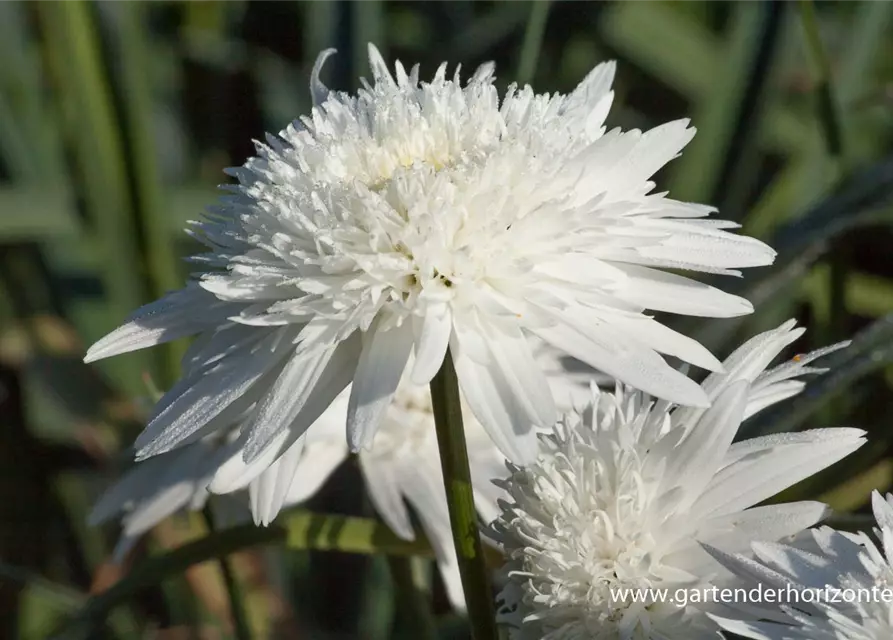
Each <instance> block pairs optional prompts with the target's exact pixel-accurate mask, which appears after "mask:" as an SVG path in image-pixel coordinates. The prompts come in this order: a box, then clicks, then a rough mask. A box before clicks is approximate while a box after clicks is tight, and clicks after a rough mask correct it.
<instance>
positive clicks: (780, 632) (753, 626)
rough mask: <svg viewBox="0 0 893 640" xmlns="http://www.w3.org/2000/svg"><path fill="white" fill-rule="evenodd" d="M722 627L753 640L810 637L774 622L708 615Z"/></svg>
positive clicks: (784, 639) (785, 639)
mask: <svg viewBox="0 0 893 640" xmlns="http://www.w3.org/2000/svg"><path fill="white" fill-rule="evenodd" d="M707 615H709V616H710V618H711V619H712V620H714V621H715V622H716V623H717V624H718V625H719V626H720V627H722V628H723V629H725V630H726V631H729V632H731V633H735V634H738V635H739V636H744V637H745V638H753V640H801V639H803V640H805V639H806V638H808V637H809V636H807V635H805V633H801V632H800V631H798V630H797V629H795V628H793V627H789V626H787V625H782V624H774V623H772V622H748V621H745V620H734V619H732V618H723V617H721V616H717V615H713V614H710V613H708V614H707Z"/></svg>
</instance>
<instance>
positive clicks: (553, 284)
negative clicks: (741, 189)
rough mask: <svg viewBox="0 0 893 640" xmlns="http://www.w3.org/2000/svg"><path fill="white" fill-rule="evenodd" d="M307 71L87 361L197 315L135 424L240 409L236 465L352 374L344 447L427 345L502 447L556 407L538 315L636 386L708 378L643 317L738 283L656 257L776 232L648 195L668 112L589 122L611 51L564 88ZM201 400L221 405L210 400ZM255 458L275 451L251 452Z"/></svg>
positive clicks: (740, 261)
mask: <svg viewBox="0 0 893 640" xmlns="http://www.w3.org/2000/svg"><path fill="white" fill-rule="evenodd" d="M330 53H332V51H331V50H330V51H326V52H323V54H322V55H321V56H320V58H319V60H318V62H317V65H316V67H315V69H314V73H313V76H312V80H311V88H312V90H313V94H314V102H315V106H314V108H313V111H312V113H311V115H310V116H309V117H305V118H302V119H301V120H300V121H296V122H294V123H293V124H291V125H289V126H288V128H286V129H285V130H283V131H281V132H280V134H279V135H275V136H268V137H267V142H266V144H264V143H258V144H257V153H258V155H257V157H254V158H251V159H250V160H248V162H246V163H245V165H244V166H243V167H241V168H237V169H234V170H232V171H231V174H232V175H233V176H235V177H236V178H237V179H238V181H239V184H238V185H237V186H232V187H229V191H230V192H231V194H230V195H229V196H227V197H224V198H223V200H222V202H221V203H220V205H219V206H217V207H216V208H214V209H212V211H211V212H210V214H209V215H208V216H207V218H206V219H205V220H204V221H202V222H197V223H195V225H194V228H193V234H194V236H195V237H196V238H197V239H198V240H200V241H201V242H203V243H204V244H205V245H206V246H207V247H208V248H209V251H208V252H207V253H205V254H204V255H201V256H198V257H196V258H194V261H195V262H197V263H198V264H199V265H200V267H201V269H202V271H201V272H200V273H198V274H197V275H196V277H195V279H194V280H192V281H191V282H190V283H189V284H188V285H187V286H186V287H185V288H184V289H182V290H180V291H177V292H174V293H172V294H170V295H168V296H167V297H165V298H163V299H162V300H160V301H157V302H155V303H153V304H150V305H148V306H146V307H144V308H143V309H141V310H139V311H138V312H137V313H136V314H135V315H134V316H132V317H131V319H130V320H129V321H128V322H127V324H125V325H124V326H123V327H121V328H119V329H117V330H116V331H114V332H113V333H111V334H110V335H108V336H107V337H105V338H103V339H102V340H100V341H99V342H98V343H97V344H95V345H94V346H93V347H92V348H91V349H90V351H89V352H88V354H87V360H88V361H92V360H97V359H100V358H105V357H108V356H111V355H114V354H118V353H123V352H126V351H131V350H134V349H140V348H143V347H148V346H151V345H155V344H158V343H160V342H165V341H167V340H173V339H176V338H180V337H184V336H189V335H195V334H198V336H199V337H198V339H197V340H196V342H195V344H194V345H193V346H192V348H191V350H190V352H189V354H188V355H187V357H186V359H185V360H184V366H183V377H182V379H181V380H180V382H179V383H177V384H176V385H175V386H174V387H173V388H172V389H171V390H170V391H169V392H168V393H167V394H166V396H165V397H164V398H163V399H162V400H161V402H160V403H159V405H158V407H157V408H156V410H155V412H154V414H153V416H152V419H151V422H150V423H149V425H148V426H147V428H146V430H145V432H144V433H143V434H142V435H141V436H140V437H139V439H138V440H137V447H138V455H139V457H147V456H150V455H154V454H157V453H161V452H164V451H168V450H170V449H172V448H174V447H176V446H178V445H180V444H182V443H184V442H188V441H191V440H194V439H196V438H199V437H201V436H202V435H204V434H207V433H208V432H211V431H213V430H215V429H217V428H218V427H219V426H220V425H221V424H223V423H225V422H227V421H228V420H229V418H230V416H229V415H227V414H230V413H232V412H236V413H238V412H241V411H243V410H245V409H246V408H247V407H249V406H253V407H254V408H253V410H252V415H251V416H250V418H249V419H248V420H247V421H246V422H245V424H244V425H243V429H242V432H241V434H240V438H242V440H243V443H244V452H245V458H246V462H250V461H252V460H254V459H257V458H258V457H261V456H263V455H264V454H265V452H268V451H271V450H272V451H274V452H275V453H276V454H279V453H281V452H283V451H285V450H286V449H288V448H289V447H290V446H291V445H292V444H293V443H294V442H295V441H296V440H298V439H299V438H300V437H301V436H302V435H303V434H304V432H305V431H306V429H307V428H308V427H309V426H310V425H311V424H312V423H313V422H314V421H315V420H316V418H317V417H318V416H319V415H320V414H321V413H322V412H323V411H324V410H325V408H326V407H327V406H328V405H329V404H330V403H331V402H332V400H333V399H334V398H335V397H336V396H337V395H338V394H339V393H341V391H342V390H343V389H344V388H345V387H346V386H347V385H348V384H350V383H352V386H351V391H350V401H349V403H348V411H347V418H346V422H347V424H346V431H347V442H348V444H349V446H350V447H351V449H352V450H359V449H360V448H362V447H366V446H369V445H370V444H371V443H372V440H373V436H374V434H375V431H376V429H377V428H378V426H379V424H380V422H381V419H382V416H383V415H384V413H385V411H386V409H387V407H388V404H389V402H390V399H391V397H392V395H393V394H394V392H395V390H396V388H397V384H398V382H399V381H400V380H401V378H402V377H403V373H404V369H405V368H406V367H407V361H408V359H409V357H410V355H411V354H414V356H415V359H414V365H413V367H412V370H411V372H410V375H411V379H412V381H413V382H414V383H415V384H425V383H427V382H428V381H429V380H431V378H432V377H433V376H434V375H435V373H436V372H437V371H438V369H439V367H440V366H441V363H442V362H443V360H444V356H445V354H446V351H447V349H448V348H449V349H450V350H451V351H452V355H453V358H454V361H455V366H456V369H457V371H458V376H459V382H460V385H461V387H462V391H463V393H464V396H465V400H466V401H467V403H468V406H469V407H470V409H471V410H472V411H473V412H474V414H475V415H476V416H477V418H478V419H479V420H480V422H481V424H482V425H483V426H484V428H485V429H486V430H487V432H488V433H489V435H490V437H491V438H493V440H494V442H495V443H496V444H497V446H498V447H499V448H500V450H501V451H503V452H504V453H505V454H506V455H507V456H508V457H510V458H512V459H513V460H516V461H519V462H523V461H527V460H530V459H531V458H532V457H533V456H534V455H535V452H536V447H537V445H536V435H535V432H536V427H537V426H548V425H551V424H552V423H553V422H554V421H555V419H556V410H555V404H554V400H553V398H552V397H551V395H550V394H549V392H548V389H549V387H548V385H547V384H546V383H545V380H544V377H543V374H542V372H541V371H540V370H539V368H538V367H537V366H536V363H535V361H534V358H533V356H532V354H531V349H530V345H529V343H528V338H529V336H531V335H534V334H535V335H537V336H539V337H540V338H542V339H543V340H545V341H546V342H548V343H551V344H552V345H554V346H556V347H557V348H559V349H561V350H563V351H565V352H567V353H568V354H569V355H571V356H573V357H575V358H577V359H578V360H581V361H583V362H586V363H588V364H589V365H591V366H593V367H595V368H597V369H599V370H601V371H604V372H605V373H607V374H609V375H611V376H614V377H616V378H618V379H620V380H622V381H624V382H626V383H629V384H631V385H634V386H635V387H637V388H640V389H642V390H644V391H647V392H649V393H652V394H654V395H656V396H658V397H663V398H667V399H670V400H673V401H676V402H679V403H681V404H686V405H692V406H705V405H706V404H707V397H706V396H705V394H704V392H703V391H702V390H701V389H700V388H699V387H698V386H697V385H696V384H694V383H693V382H692V381H691V380H689V379H688V378H687V377H685V376H683V375H682V374H680V373H679V372H677V371H676V370H674V369H672V368H671V367H670V366H668V365H667V364H666V363H665V362H664V361H663V359H662V358H661V357H660V356H659V355H658V353H663V354H669V355H673V356H678V357H680V358H682V359H683V360H686V361H688V362H690V363H692V364H695V365H698V366H701V367H705V368H707V369H711V370H719V369H720V368H721V367H720V364H719V362H718V361H717V360H716V359H715V358H714V357H713V356H711V355H710V353H709V352H708V351H707V350H706V349H704V348H703V347H702V346H701V345H699V344H698V343H697V342H695V341H693V340H691V339H689V338H686V337H684V336H682V335H680V334H678V333H675V332H674V331H671V330H670V329H668V328H666V327H664V326H663V325H661V324H660V323H658V322H656V321H655V320H653V319H652V318H651V317H649V316H647V315H645V314H644V313H643V312H644V311H646V310H648V309H653V310H660V311H668V312H673V313H681V314H690V315H697V316H708V317H725V316H734V315H739V314H745V313H749V312H750V311H751V310H752V308H751V306H750V304H749V303H748V302H747V301H746V300H743V299H741V298H738V297H736V296H732V295H729V294H726V293H724V292H722V291H720V290H718V289H715V288H712V287H709V286H706V285H703V284H700V283H697V282H695V281H692V280H689V279H687V278H684V277H682V276H679V275H674V274H670V273H667V272H664V271H661V270H660V269H661V268H665V267H666V268H673V269H689V270H694V271H702V272H710V273H719V274H737V273H738V272H737V271H735V270H734V269H737V268H741V267H752V266H759V265H766V264H769V263H771V262H772V260H773V258H774V252H773V251H772V250H771V249H770V248H769V247H767V246H766V245H764V244H763V243H761V242H759V241H757V240H754V239H751V238H746V237H741V236H736V235H733V234H730V233H728V232H727V231H726V229H729V228H732V227H735V226H737V225H735V224H733V223H729V222H724V221H718V220H710V219H707V216H708V215H709V214H710V213H711V211H712V209H711V208H710V207H707V206H703V205H696V204H689V203H684V202H678V201H675V200H671V199H670V198H668V197H666V194H664V193H650V192H651V191H652V190H653V188H654V184H653V183H652V182H650V178H651V176H653V175H654V173H655V172H656V171H657V170H658V169H660V168H661V167H662V166H663V165H664V164H666V163H667V162H668V161H670V160H671V159H673V158H674V157H675V156H676V155H677V154H679V152H680V151H681V150H682V148H683V147H684V146H685V145H686V144H687V143H688V142H689V141H690V140H691V138H692V136H693V135H694V130H693V129H691V128H689V126H688V121H685V120H680V121H676V122H671V123H669V124H666V125H663V126H660V127H657V128H655V129H652V130H650V131H647V132H645V133H642V132H641V131H638V130H633V131H626V132H624V131H620V130H619V129H615V130H612V131H610V132H606V129H605V126H604V121H605V117H606V116H607V114H608V110H609V108H610V106H611V101H612V97H613V94H612V92H611V90H610V86H611V82H612V79H613V75H614V64H613V63H607V64H601V65H599V66H597V67H596V68H595V69H594V70H593V71H592V72H591V73H590V74H589V75H588V76H587V77H586V78H585V79H584V80H583V82H582V83H581V84H580V85H579V86H578V87H577V88H576V89H575V90H574V91H573V92H572V93H571V94H569V95H559V94H553V95H536V94H534V92H533V90H532V89H531V88H530V87H524V88H518V87H516V86H514V85H512V86H511V87H509V89H508V91H507V93H506V94H505V95H504V96H503V97H502V99H500V97H499V96H498V94H497V90H496V88H495V87H494V85H493V80H494V78H493V65H492V64H487V65H484V66H482V67H480V68H479V69H478V70H477V71H476V72H475V73H474V74H473V75H472V76H471V78H470V79H469V80H468V81H467V82H466V83H465V84H462V83H461V82H460V79H459V75H458V71H457V72H456V75H455V76H454V77H453V78H452V79H449V78H448V77H447V75H446V65H443V66H441V67H440V68H439V69H438V71H437V73H436V74H435V76H434V79H433V80H432V81H431V82H420V81H419V74H418V68H417V67H414V68H413V69H412V70H411V71H410V72H409V73H407V72H406V70H405V69H404V68H403V66H402V65H400V64H399V63H397V64H396V72H395V74H394V75H392V74H391V72H390V71H389V70H388V68H387V67H386V65H385V63H384V61H383V60H382V58H381V56H380V55H379V53H378V51H377V50H376V49H375V48H374V47H370V50H369V53H370V61H371V67H372V75H373V81H374V83H373V84H371V85H370V84H367V83H364V85H365V86H364V88H363V89H361V90H360V91H359V92H358V93H357V94H356V95H355V96H353V95H347V94H343V93H336V92H329V91H328V90H327V89H326V88H325V87H324V86H323V85H322V83H321V82H320V80H319V72H320V68H321V66H322V63H323V61H324V60H325V58H326V57H327V56H328V55H329V54H330ZM221 416H224V417H223V418H221ZM272 457H273V458H275V457H276V455H273V456H272Z"/></svg>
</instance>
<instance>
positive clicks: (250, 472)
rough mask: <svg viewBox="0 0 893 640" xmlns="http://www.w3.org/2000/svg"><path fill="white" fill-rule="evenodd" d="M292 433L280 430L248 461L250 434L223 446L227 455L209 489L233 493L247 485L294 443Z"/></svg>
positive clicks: (242, 435)
mask: <svg viewBox="0 0 893 640" xmlns="http://www.w3.org/2000/svg"><path fill="white" fill-rule="evenodd" d="M290 435H291V434H290V433H289V431H288V430H287V429H283V430H281V431H278V432H277V433H276V436H275V437H274V438H273V439H272V440H271V441H270V442H269V443H267V446H266V447H265V448H264V449H263V450H262V451H261V452H260V454H259V455H257V456H255V457H254V458H252V459H251V460H250V461H246V460H245V443H246V442H247V440H248V434H247V433H242V434H240V435H239V437H238V438H237V439H236V440H234V441H233V442H232V443H230V444H229V445H227V446H225V447H223V450H224V451H226V454H227V457H226V458H225V460H224V462H223V463H222V464H221V465H220V466H219V467H218V469H217V471H216V472H215V473H214V478H213V479H212V480H211V483H210V484H209V486H208V490H209V491H210V492H211V493H232V492H234V491H239V490H240V489H244V488H245V487H247V486H248V485H249V484H250V483H251V482H252V481H253V480H255V479H256V478H257V477H258V476H260V475H261V474H262V473H263V472H264V471H265V470H266V469H267V468H268V467H269V466H270V465H271V464H273V463H274V462H275V461H276V460H277V459H278V458H279V456H280V455H282V453H283V452H284V451H286V450H287V448H288V447H290V446H291V445H292V444H293V442H294V441H292V440H291V439H290Z"/></svg>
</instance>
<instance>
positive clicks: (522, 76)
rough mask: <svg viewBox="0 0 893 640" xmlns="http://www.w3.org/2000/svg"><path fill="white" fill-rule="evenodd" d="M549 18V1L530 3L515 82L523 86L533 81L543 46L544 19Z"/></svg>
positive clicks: (539, 0) (540, 0)
mask: <svg viewBox="0 0 893 640" xmlns="http://www.w3.org/2000/svg"><path fill="white" fill-rule="evenodd" d="M548 16H549V0H536V1H535V2H531V3H530V18H528V20H527V28H526V29H525V30H524V42H523V43H522V44H521V55H520V61H519V62H518V73H517V75H516V76H515V80H516V81H517V82H518V84H520V85H524V84H526V83H529V82H531V81H532V80H533V75H534V73H535V72H536V62H537V59H538V58H539V55H540V49H541V48H542V45H543V33H545V31H546V18H547V17H548Z"/></svg>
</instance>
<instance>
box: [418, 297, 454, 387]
mask: <svg viewBox="0 0 893 640" xmlns="http://www.w3.org/2000/svg"><path fill="white" fill-rule="evenodd" d="M413 320H414V321H415V318H413ZM420 324H421V326H415V325H414V326H413V329H414V331H415V346H416V350H415V365H414V366H413V369H412V378H411V379H412V382H413V383H415V384H419V385H422V384H428V383H429V382H430V381H431V378H433V377H434V375H435V374H436V373H437V372H438V371H439V370H440V365H441V364H443V357H444V355H445V354H446V350H447V347H449V344H450V333H451V332H452V330H453V315H452V313H451V312H450V308H449V307H448V306H447V305H446V304H436V305H435V304H432V305H428V308H427V310H426V312H425V316H424V318H423V319H422V320H421V323H420Z"/></svg>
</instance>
